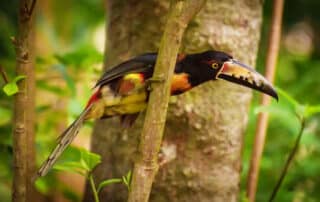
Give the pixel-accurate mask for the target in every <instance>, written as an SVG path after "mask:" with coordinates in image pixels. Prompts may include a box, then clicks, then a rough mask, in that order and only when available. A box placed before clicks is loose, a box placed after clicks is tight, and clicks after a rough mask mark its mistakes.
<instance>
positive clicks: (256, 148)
mask: <svg viewBox="0 0 320 202" xmlns="http://www.w3.org/2000/svg"><path fill="white" fill-rule="evenodd" d="M283 6H284V0H274V1H273V14H272V23H271V29H270V33H269V44H268V52H267V59H266V72H265V77H266V78H267V79H268V80H269V81H270V82H272V83H273V80H274V75H275V71H276V63H277V58H278V53H279V47H280V37H281V27H282V13H283ZM270 102H271V98H270V97H269V96H266V95H262V97H261V102H260V105H263V106H266V105H269V104H270ZM268 118H269V116H268V113H260V114H259V116H258V122H257V128H256V132H255V140H254V145H253V149H252V155H251V162H250V168H249V175H248V181H247V196H248V198H249V200H250V201H255V196H256V191H257V184H258V178H259V167H260V160H261V157H262V152H263V148H264V143H265V138H266V132H267V128H268Z"/></svg>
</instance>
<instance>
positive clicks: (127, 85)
mask: <svg viewBox="0 0 320 202" xmlns="http://www.w3.org/2000/svg"><path fill="white" fill-rule="evenodd" d="M134 87H135V84H134V83H133V82H132V81H130V80H121V81H120V85H119V88H118V93H119V94H121V95H123V94H127V93H128V92H130V91H131V90H133V89H134Z"/></svg>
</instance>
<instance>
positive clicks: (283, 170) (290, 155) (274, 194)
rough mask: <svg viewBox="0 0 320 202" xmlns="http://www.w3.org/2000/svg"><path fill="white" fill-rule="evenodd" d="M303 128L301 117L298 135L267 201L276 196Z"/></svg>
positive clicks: (303, 120) (295, 151) (303, 123)
mask: <svg viewBox="0 0 320 202" xmlns="http://www.w3.org/2000/svg"><path fill="white" fill-rule="evenodd" d="M304 128H305V119H304V118H301V127H300V131H299V134H298V137H297V139H296V141H295V144H294V146H293V148H292V150H291V152H290V154H289V156H288V159H287V161H286V164H285V165H284V167H283V169H282V172H281V175H280V178H279V179H278V181H277V184H276V186H275V187H274V189H273V191H272V194H271V196H270V199H269V202H272V201H273V199H274V198H275V197H276V195H277V193H278V191H279V189H280V186H281V184H282V181H283V179H284V177H285V176H286V174H287V172H288V168H289V166H290V164H291V162H292V161H293V158H294V156H295V154H296V153H297V151H298V148H299V145H300V140H301V137H302V134H303V131H304Z"/></svg>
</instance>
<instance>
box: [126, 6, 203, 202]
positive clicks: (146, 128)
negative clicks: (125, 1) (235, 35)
mask: <svg viewBox="0 0 320 202" xmlns="http://www.w3.org/2000/svg"><path fill="white" fill-rule="evenodd" d="M204 2H205V0H184V1H182V0H174V1H172V2H171V10H170V13H169V18H168V21H167V24H166V26H165V30H164V33H163V36H162V39H161V44H160V48H159V53H158V58H157V62H156V66H155V70H154V74H153V79H152V80H158V81H160V82H152V80H151V83H152V84H151V85H152V92H151V93H150V97H149V104H148V108H147V112H146V117H145V122H144V125H143V130H142V133H141V137H140V144H139V152H140V154H141V157H140V158H138V160H137V161H136V162H135V165H134V170H133V177H132V182H131V189H130V192H129V198H128V201H129V202H147V201H148V198H149V195H150V191H151V186H152V183H153V180H154V177H155V175H156V173H157V171H158V169H159V164H158V153H159V150H160V146H161V142H162V136H163V129H164V124H165V120H166V114H167V108H168V101H169V96H170V85H171V79H172V75H173V71H174V67H175V63H176V57H177V54H178V50H179V47H180V43H181V39H182V35H183V33H184V30H185V28H186V27H187V25H188V23H189V21H190V20H191V19H192V18H193V16H194V15H195V14H196V13H197V12H198V11H199V10H200V9H201V7H202V6H203V5H204Z"/></svg>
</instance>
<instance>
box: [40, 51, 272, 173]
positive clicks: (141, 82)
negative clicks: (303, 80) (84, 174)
mask: <svg viewBox="0 0 320 202" xmlns="http://www.w3.org/2000/svg"><path fill="white" fill-rule="evenodd" d="M156 60H157V53H146V54H142V55H139V56H136V57H134V58H131V59H129V60H127V61H125V62H122V63H121V64H119V65H116V66H114V67H113V68H111V69H109V70H106V71H105V72H104V73H103V75H102V76H101V78H100V79H99V80H98V81H97V83H96V84H95V86H94V89H95V90H94V92H93V94H92V96H91V97H90V98H89V100H88V102H87V105H86V107H85V108H84V110H83V112H82V113H81V114H80V115H79V116H78V118H77V119H76V120H75V121H74V122H73V123H72V124H71V125H70V126H69V127H68V128H67V129H66V130H65V131H64V132H63V133H62V134H61V135H60V136H59V138H58V144H57V146H56V147H55V148H54V149H53V151H52V152H51V154H50V155H49V157H48V158H47V160H46V161H45V162H44V163H43V164H42V165H41V167H40V168H39V170H38V172H37V174H36V175H37V176H36V177H42V176H45V175H46V174H47V173H48V171H49V170H50V169H51V168H52V167H53V165H54V164H55V162H56V161H57V159H58V158H59V156H60V155H61V154H62V153H63V151H64V150H65V149H66V148H67V146H68V145H69V144H70V143H71V142H72V141H73V139H74V138H75V137H76V135H77V134H78V132H79V130H80V128H81V126H82V125H83V123H84V122H85V121H87V120H89V119H104V118H109V117H114V116H119V117H120V124H121V125H122V126H124V127H130V126H131V125H132V124H133V123H134V121H135V120H136V118H137V117H138V115H139V113H140V112H141V111H143V110H144V109H146V107H147V103H148V96H149V93H150V82H151V83H152V81H153V80H152V75H153V71H154V67H155V63H156ZM216 80H225V81H229V82H232V83H235V84H238V85H241V86H245V87H248V88H251V89H254V90H257V91H259V92H262V93H264V94H267V95H269V96H271V97H273V98H275V99H276V100H278V95H277V92H276V90H275V89H274V87H273V86H272V84H271V83H270V82H269V81H268V80H267V79H266V78H264V77H263V76H262V75H261V74H259V73H258V72H257V71H255V70H254V69H253V68H251V67H249V66H248V65H245V64H243V63H241V62H239V61H238V60H236V59H234V58H233V57H232V56H231V55H229V54H227V53H225V52H222V51H216V50H208V51H204V52H200V53H194V54H182V53H180V54H178V55H177V59H176V64H175V68H174V74H173V78H172V82H171V88H170V93H171V95H179V94H182V93H184V92H186V91H188V90H190V89H192V88H194V87H196V86H198V85H200V84H203V83H205V82H208V81H216ZM151 90H152V89H151Z"/></svg>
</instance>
